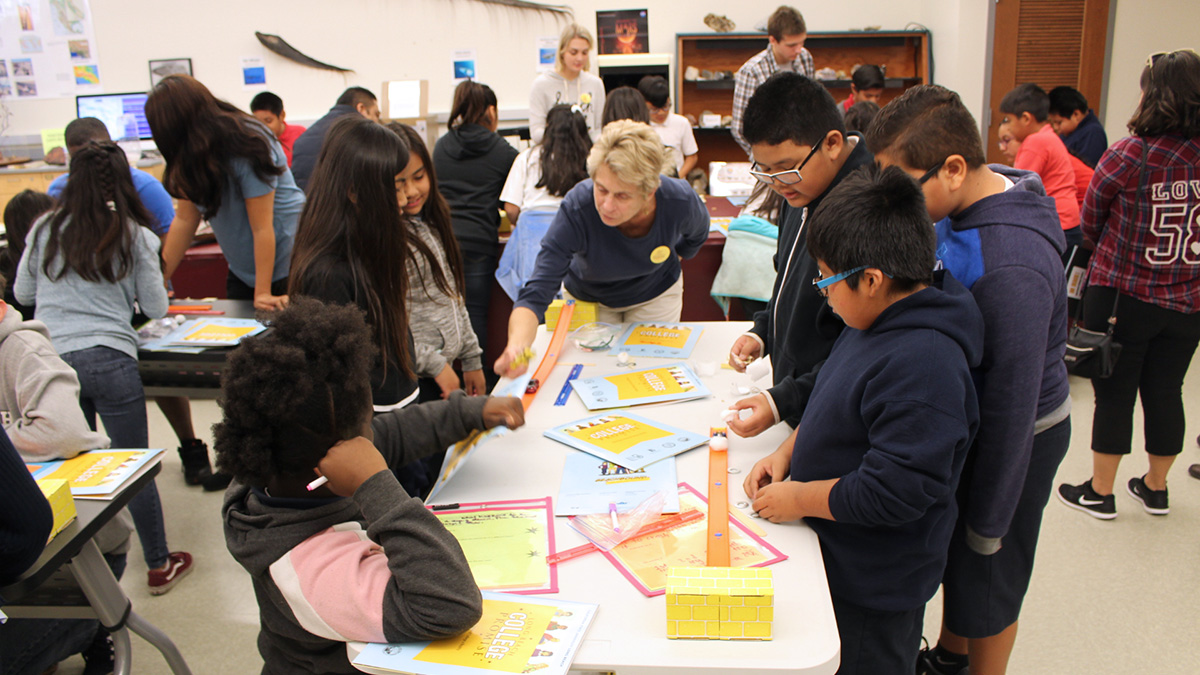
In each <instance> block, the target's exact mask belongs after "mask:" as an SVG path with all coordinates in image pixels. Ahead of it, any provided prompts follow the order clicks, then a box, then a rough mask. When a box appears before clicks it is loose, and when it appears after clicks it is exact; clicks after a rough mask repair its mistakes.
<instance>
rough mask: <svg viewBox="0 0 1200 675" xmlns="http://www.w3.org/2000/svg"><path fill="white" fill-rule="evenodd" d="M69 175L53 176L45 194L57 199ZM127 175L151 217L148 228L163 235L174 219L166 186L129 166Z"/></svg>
mask: <svg viewBox="0 0 1200 675" xmlns="http://www.w3.org/2000/svg"><path fill="white" fill-rule="evenodd" d="M70 175H71V174H68V173H64V174H63V175H61V176H59V177H58V178H55V179H54V181H53V182H52V183H50V187H48V188H46V194H48V195H50V196H51V197H54V198H55V199H58V197H59V195H61V194H62V192H63V189H65V188H66V187H67V178H69V177H70ZM129 176H130V178H133V189H135V190H137V193H138V197H141V199H142V206H145V207H146V210H147V211H149V212H150V215H151V216H152V218H153V220H152V221H151V223H150V230H151V231H153V232H154V234H157V235H158V236H160V237H162V236H165V235H166V234H167V230H169V229H171V221H172V220H175V203H174V202H172V201H171V195H169V194H167V190H166V188H164V187H163V186H162V183H160V182H158V179H157V178H155V177H154V176H151V175H150V174H148V173H146V172H145V171H142V170H141V169H135V168H133V167H129Z"/></svg>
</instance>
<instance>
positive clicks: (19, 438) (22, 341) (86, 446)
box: [0, 304, 109, 462]
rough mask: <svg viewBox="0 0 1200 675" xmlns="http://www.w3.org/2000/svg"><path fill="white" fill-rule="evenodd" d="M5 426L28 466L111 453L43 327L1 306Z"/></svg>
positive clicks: (0, 405)
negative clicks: (83, 454) (92, 424)
mask: <svg viewBox="0 0 1200 675" xmlns="http://www.w3.org/2000/svg"><path fill="white" fill-rule="evenodd" d="M0 308H2V309H0V312H2V315H3V316H2V318H0V420H3V423H4V430H5V431H6V432H8V437H9V438H11V439H12V442H13V445H14V446H16V448H17V452H19V453H20V454H21V458H22V459H24V460H25V461H27V462H35V461H39V460H47V459H70V458H71V457H74V456H75V455H78V454H79V453H81V452H83V451H84V450H94V449H96V448H107V447H108V444H109V441H108V437H107V436H105V435H104V434H100V433H96V432H94V431H92V430H91V429H90V428H89V427H88V423H87V421H86V420H85V419H84V418H83V411H82V410H80V408H79V378H78V377H77V376H76V375H75V370H74V369H73V368H71V366H68V365H67V364H66V362H65V361H63V360H62V359H61V358H59V356H58V352H55V351H54V347H53V346H52V345H51V344H50V333H49V331H47V330H46V324H44V323H42V322H41V321H25V320H24V318H23V317H22V316H21V313H20V312H18V311H17V310H16V309H14V308H12V307H8V306H7V305H4V304H0Z"/></svg>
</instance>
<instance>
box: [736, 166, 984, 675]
mask: <svg viewBox="0 0 1200 675" xmlns="http://www.w3.org/2000/svg"><path fill="white" fill-rule="evenodd" d="M805 241H806V243H807V246H808V253H809V255H810V256H811V257H812V258H813V259H814V260H815V261H816V263H817V266H818V269H819V271H820V274H819V276H818V277H817V278H815V279H812V280H811V282H810V283H811V286H812V287H814V289H815V290H816V291H817V292H818V293H820V294H822V295H824V296H825V299H826V301H827V302H828V304H829V306H830V307H831V308H832V309H833V311H834V312H836V313H837V315H838V316H840V317H841V318H842V320H844V321H845V323H846V329H845V330H844V331H842V334H841V336H840V337H839V338H838V340H837V342H836V343H835V344H834V346H833V351H832V352H831V353H830V354H829V358H828V360H826V361H825V364H824V366H823V367H822V368H821V372H820V375H818V376H817V379H816V385H815V387H814V388H813V390H812V396H811V397H810V398H809V400H808V405H807V407H806V408H805V411H804V416H803V417H802V418H801V421H800V428H802V429H804V433H803V434H800V435H799V436H798V437H797V439H796V441H795V444H794V445H791V446H786V447H782V448H780V449H779V450H776V451H775V452H774V453H772V454H771V455H770V456H768V457H766V458H764V459H762V460H760V461H759V462H758V463H757V464H755V465H754V468H753V469H752V470H751V472H750V474H749V475H748V476H747V477H746V480H745V484H744V488H745V490H746V494H747V496H749V497H750V498H751V499H753V500H754V510H755V511H756V512H757V513H758V515H759V516H761V517H763V518H766V519H768V520H770V521H771V522H785V521H790V520H796V519H798V518H804V519H805V520H806V522H807V523H808V525H809V526H810V527H811V528H812V529H813V531H814V532H816V534H817V537H818V538H819V539H820V541H821V553H822V556H823V557H824V560H825V569H826V571H827V572H828V576H829V593H830V596H831V599H832V601H833V610H834V615H835V616H836V618H837V624H838V633H839V634H840V636H841V641H842V653H841V665H840V667H839V669H838V673H839V674H840V675H855V674H858V673H862V674H864V675H867V674H870V675H875V674H877V673H906V672H908V673H911V672H912V668H913V663H914V662H915V660H916V658H917V651H918V648H919V647H920V642H921V628H922V625H923V618H924V613H925V603H926V602H928V601H929V599H930V598H931V597H933V594H934V592H935V591H937V587H938V583H939V582H940V581H941V578H942V569H943V568H944V567H945V564H946V551H947V547H948V546H949V542H950V536H951V532H952V531H953V529H954V522H955V519H956V515H957V513H958V505H957V504H956V502H955V498H954V495H955V488H956V486H957V484H958V480H959V475H960V474H961V472H962V468H963V464H964V462H965V461H966V457H967V449H968V448H969V447H970V446H971V441H972V439H973V438H974V436H975V430H976V429H977V428H978V425H979V406H978V402H977V398H976V394H975V386H974V384H973V382H972V380H971V368H972V367H974V366H977V365H979V361H980V357H981V355H982V354H983V317H982V315H981V314H980V313H979V309H978V308H977V307H976V305H975V300H974V299H973V298H972V297H971V293H970V291H968V290H967V289H966V288H964V287H963V285H962V284H960V283H958V281H956V280H955V279H954V278H953V277H952V276H951V275H950V274H948V273H943V272H939V273H937V274H936V275H935V273H934V272H933V267H934V262H935V250H936V247H937V238H936V235H935V233H934V230H933V228H932V227H931V226H930V223H929V217H928V215H926V211H925V200H924V198H923V197H922V195H921V188H920V187H918V186H917V183H916V182H915V181H914V180H913V179H912V178H910V177H908V176H906V175H905V174H904V172H903V171H901V170H900V169H897V168H891V169H885V170H880V169H877V168H875V167H873V166H872V167H868V168H866V169H864V170H861V171H858V172H855V174H854V175H852V176H850V177H848V178H847V179H846V180H845V182H843V183H841V184H840V185H838V186H837V187H836V188H834V190H833V191H832V193H831V194H830V195H829V197H828V199H826V200H825V202H824V203H823V204H822V205H821V208H820V209H818V210H817V212H816V214H815V215H814V216H813V219H812V222H811V223H810V224H809V226H808V227H807V228H806V232H805ZM806 281H808V280H806ZM788 477H790V480H784V479H785V478H788Z"/></svg>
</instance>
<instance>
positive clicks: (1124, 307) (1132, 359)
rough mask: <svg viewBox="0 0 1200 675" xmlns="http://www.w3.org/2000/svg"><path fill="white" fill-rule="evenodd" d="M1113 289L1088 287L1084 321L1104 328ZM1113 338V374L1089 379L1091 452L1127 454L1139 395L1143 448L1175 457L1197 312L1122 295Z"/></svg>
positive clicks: (1199, 329) (1197, 333)
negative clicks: (1116, 354)
mask: <svg viewBox="0 0 1200 675" xmlns="http://www.w3.org/2000/svg"><path fill="white" fill-rule="evenodd" d="M1115 294H1116V290H1115V289H1112V288H1105V287H1102V286H1093V287H1090V288H1088V289H1087V293H1086V294H1085V295H1084V301H1083V321H1084V325H1085V326H1086V327H1087V328H1088V329H1090V330H1097V331H1100V330H1104V328H1105V322H1107V321H1108V317H1109V315H1110V314H1111V313H1112V305H1113V298H1114V297H1115ZM1113 337H1114V338H1115V339H1116V341H1117V342H1118V343H1120V344H1121V356H1120V358H1118V359H1117V365H1116V367H1115V368H1114V369H1113V374H1112V377H1110V378H1108V379H1106V380H1092V388H1093V389H1094V390H1095V392H1096V412H1095V415H1094V416H1093V417H1092V450H1095V451H1096V452H1099V453H1103V454H1106V455H1127V454H1129V449H1130V445H1131V444H1132V442H1133V405H1134V403H1135V402H1136V401H1137V397H1138V394H1141V397H1142V413H1143V417H1144V418H1145V423H1144V427H1145V429H1144V431H1143V433H1144V434H1145V437H1146V452H1148V453H1150V454H1151V455H1162V456H1173V455H1178V454H1179V453H1180V452H1181V451H1182V450H1183V434H1184V425H1185V421H1184V415H1183V393H1182V389H1183V378H1184V376H1185V375H1187V370H1188V365H1190V364H1191V362H1192V354H1194V353H1195V351H1196V345H1197V344H1198V343H1200V313H1195V314H1184V313H1182V312H1176V311H1172V310H1169V309H1163V308H1162V307H1158V306H1157V305H1153V304H1150V303H1148V302H1142V301H1141V300H1137V299H1136V298H1132V297H1130V296H1128V295H1125V294H1124V293H1122V294H1121V301H1120V303H1119V304H1118V305H1117V327H1116V331H1115V332H1114V334H1113Z"/></svg>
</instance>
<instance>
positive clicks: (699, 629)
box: [667, 567, 775, 640]
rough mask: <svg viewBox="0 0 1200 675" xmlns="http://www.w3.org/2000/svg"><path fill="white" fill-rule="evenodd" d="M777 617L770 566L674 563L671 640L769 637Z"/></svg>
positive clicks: (670, 580) (670, 581)
mask: <svg viewBox="0 0 1200 675" xmlns="http://www.w3.org/2000/svg"><path fill="white" fill-rule="evenodd" d="M774 619H775V586H774V578H773V577H772V575H771V570H768V569H762V568H757V567H751V568H746V569H736V568H731V567H671V568H669V569H668V570H667V637H668V638H671V639H672V640H675V639H679V638H693V639H700V640H770V639H771V623H772V621H774Z"/></svg>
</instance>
